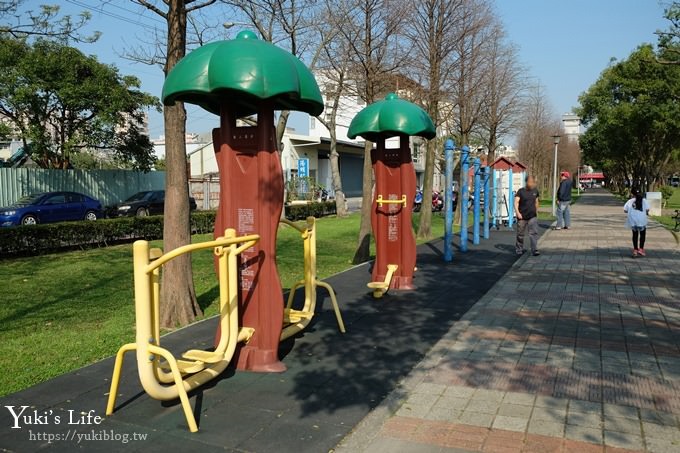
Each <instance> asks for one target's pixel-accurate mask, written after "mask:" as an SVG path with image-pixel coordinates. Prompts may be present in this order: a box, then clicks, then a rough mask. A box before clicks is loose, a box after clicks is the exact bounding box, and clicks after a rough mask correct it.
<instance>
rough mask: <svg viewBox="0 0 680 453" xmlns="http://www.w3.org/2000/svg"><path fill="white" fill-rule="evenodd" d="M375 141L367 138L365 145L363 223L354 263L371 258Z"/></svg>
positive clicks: (360, 227) (360, 228) (362, 200)
mask: <svg viewBox="0 0 680 453" xmlns="http://www.w3.org/2000/svg"><path fill="white" fill-rule="evenodd" d="M372 149H373V142H369V141H368V140H366V145H365V146H364V171H363V178H362V181H363V185H362V188H363V193H362V198H361V225H360V226H359V241H358V243H357V249H356V251H355V252H354V258H353V259H352V263H353V264H359V263H363V262H365V261H368V260H369V259H370V258H371V209H372V206H373V164H372V162H371V150H372Z"/></svg>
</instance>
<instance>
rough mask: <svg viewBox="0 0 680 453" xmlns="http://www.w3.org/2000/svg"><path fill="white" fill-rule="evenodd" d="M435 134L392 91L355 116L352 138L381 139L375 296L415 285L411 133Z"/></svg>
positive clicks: (375, 157) (376, 164)
mask: <svg viewBox="0 0 680 453" xmlns="http://www.w3.org/2000/svg"><path fill="white" fill-rule="evenodd" d="M414 135H417V136H420V137H424V138H426V139H431V138H434V137H435V135H436V130H435V127H434V124H432V120H431V119H430V117H429V116H428V115H427V113H425V111H424V110H423V109H421V108H420V107H418V106H417V105H415V104H413V103H411V102H408V101H405V100H403V99H399V97H398V96H397V95H396V94H394V93H390V94H388V95H387V96H386V97H385V99H384V100H382V101H378V102H375V103H373V104H371V105H369V106H367V107H365V108H364V109H363V110H361V111H360V112H359V113H357V115H356V116H355V117H354V118H353V119H352V122H351V123H350V125H349V131H348V133H347V136H348V137H349V138H352V139H353V138H356V137H357V136H361V137H362V138H364V139H365V140H368V141H371V142H374V143H376V148H374V149H373V150H372V151H371V162H372V164H373V171H374V174H375V193H374V194H373V206H372V212H371V224H372V226H373V235H374V237H375V243H376V259H375V264H374V266H373V277H372V280H373V281H372V282H371V283H369V284H368V287H369V288H370V289H372V290H373V296H374V297H376V298H379V297H382V296H383V294H385V293H386V292H387V291H388V290H389V289H390V288H393V289H413V271H414V268H415V265H416V240H415V237H414V235H413V226H412V224H411V211H412V210H413V199H414V197H415V193H416V173H415V169H414V167H413V161H412V160H411V148H410V146H409V137H410V136H414ZM391 137H398V138H399V148H397V149H388V148H387V147H386V146H385V141H386V140H387V139H388V138H391Z"/></svg>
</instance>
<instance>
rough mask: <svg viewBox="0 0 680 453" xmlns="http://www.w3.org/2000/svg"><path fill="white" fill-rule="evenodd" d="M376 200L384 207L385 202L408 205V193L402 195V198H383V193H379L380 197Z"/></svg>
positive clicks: (380, 206) (379, 205)
mask: <svg viewBox="0 0 680 453" xmlns="http://www.w3.org/2000/svg"><path fill="white" fill-rule="evenodd" d="M375 202H376V203H378V207H379V208H382V205H383V204H400V205H403V206H404V207H406V195H402V196H401V200H387V199H385V198H383V196H382V195H378V198H376V199H375Z"/></svg>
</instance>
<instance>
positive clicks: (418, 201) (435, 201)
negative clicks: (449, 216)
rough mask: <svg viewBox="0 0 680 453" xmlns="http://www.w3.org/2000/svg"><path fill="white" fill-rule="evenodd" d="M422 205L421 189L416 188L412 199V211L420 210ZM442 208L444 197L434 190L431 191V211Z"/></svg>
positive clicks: (437, 210)
mask: <svg viewBox="0 0 680 453" xmlns="http://www.w3.org/2000/svg"><path fill="white" fill-rule="evenodd" d="M422 207H423V191H422V190H418V191H417V192H416V197H415V198H414V199H413V212H420V209H421V208H422ZM442 209H444V197H442V196H441V194H440V193H439V192H437V191H436V190H435V191H433V192H432V212H439V211H441V210H442Z"/></svg>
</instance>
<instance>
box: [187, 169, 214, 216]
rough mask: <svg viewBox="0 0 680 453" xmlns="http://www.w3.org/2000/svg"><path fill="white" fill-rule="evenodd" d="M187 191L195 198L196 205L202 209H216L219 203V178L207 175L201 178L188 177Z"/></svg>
mask: <svg viewBox="0 0 680 453" xmlns="http://www.w3.org/2000/svg"><path fill="white" fill-rule="evenodd" d="M189 193H190V195H191V196H192V197H194V199H195V200H196V206H197V207H198V209H199V210H202V209H217V207H218V206H219V204H220V178H219V176H218V175H208V176H205V177H203V178H190V179H189Z"/></svg>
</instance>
